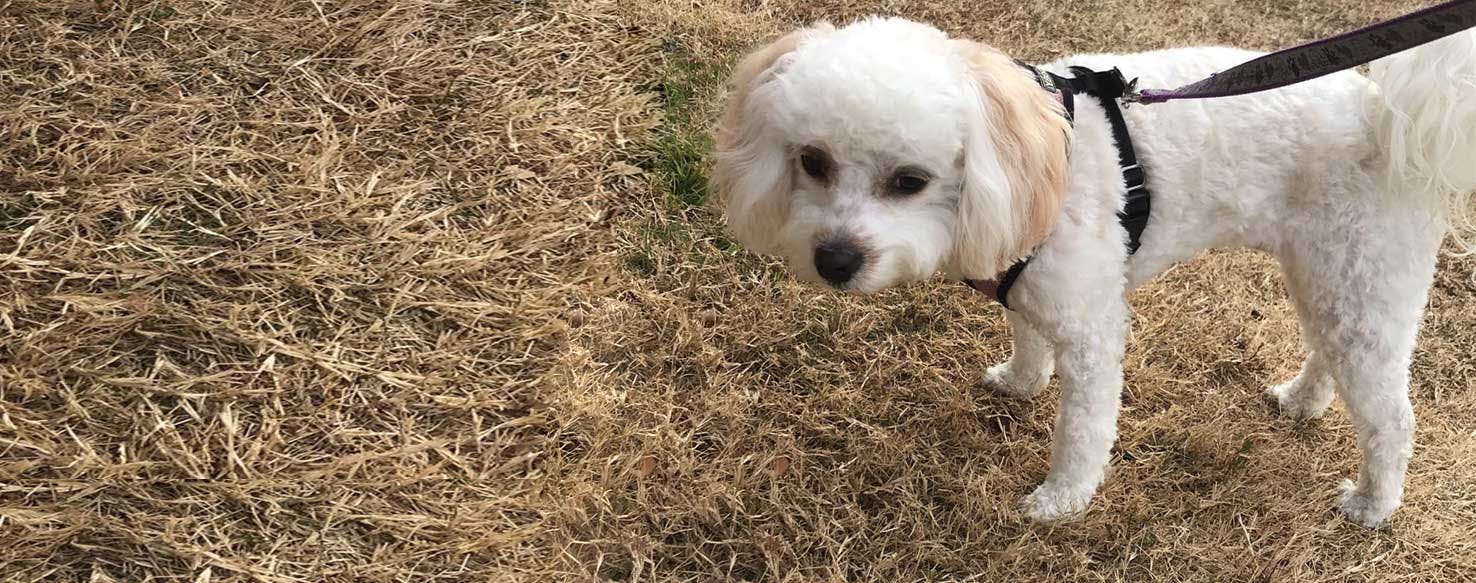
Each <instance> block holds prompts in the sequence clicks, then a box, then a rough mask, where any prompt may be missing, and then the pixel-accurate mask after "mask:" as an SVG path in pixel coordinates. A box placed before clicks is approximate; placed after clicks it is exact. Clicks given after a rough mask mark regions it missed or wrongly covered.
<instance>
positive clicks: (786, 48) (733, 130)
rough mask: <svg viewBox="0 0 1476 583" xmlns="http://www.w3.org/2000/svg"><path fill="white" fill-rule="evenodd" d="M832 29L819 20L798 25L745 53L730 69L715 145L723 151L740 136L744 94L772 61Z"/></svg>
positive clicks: (761, 78)
mask: <svg viewBox="0 0 1476 583" xmlns="http://www.w3.org/2000/svg"><path fill="white" fill-rule="evenodd" d="M834 30H835V27H833V26H831V24H830V23H828V22H820V23H817V24H815V25H814V26H811V27H809V28H802V29H799V30H796V31H794V32H791V33H789V34H786V35H784V36H783V37H780V38H779V39H778V40H775V41H774V42H771V43H769V44H768V45H765V46H763V47H761V48H759V49H758V50H755V51H753V52H752V53H749V54H748V56H746V57H744V58H743V60H742V61H739V63H738V66H737V67H735V68H734V69H733V77H732V81H731V93H730V94H729V96H728V102H727V104H726V106H725V107H724V109H723V117H722V120H721V121H720V122H719V124H718V130H717V148H718V150H727V149H732V148H733V147H735V144H734V142H735V141H736V140H738V139H740V138H741V135H742V133H743V131H742V128H743V126H744V123H743V117H744V113H745V111H746V110H747V103H748V95H749V94H750V93H752V92H753V89H754V87H756V86H758V84H759V83H761V82H762V81H763V80H764V77H765V74H766V73H771V71H770V70H771V69H773V67H774V64H775V63H777V62H778V61H779V58H780V57H783V56H784V55H787V54H789V53H791V52H793V51H794V50H795V49H796V48H799V45H800V43H802V42H804V41H805V40H807V39H810V38H813V37H815V36H817V35H821V34H826V33H830V32H832V31H834Z"/></svg>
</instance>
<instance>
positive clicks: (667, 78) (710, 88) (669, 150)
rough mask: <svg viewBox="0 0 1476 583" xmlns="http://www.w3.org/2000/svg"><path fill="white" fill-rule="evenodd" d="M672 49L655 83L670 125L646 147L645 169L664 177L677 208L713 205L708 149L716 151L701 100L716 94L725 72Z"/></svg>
mask: <svg viewBox="0 0 1476 583" xmlns="http://www.w3.org/2000/svg"><path fill="white" fill-rule="evenodd" d="M671 51H672V53H673V54H672V55H671V56H670V57H669V62H668V64H667V67H666V69H665V72H664V74H663V78H662V79H661V80H659V81H658V82H656V83H655V84H653V85H652V87H651V90H652V91H653V92H655V93H656V94H657V96H658V97H659V98H660V100H661V105H662V109H663V111H664V113H665V117H666V124H665V125H664V126H663V127H662V128H661V129H660V130H658V132H657V137H656V139H655V140H653V142H652V143H651V145H650V146H649V148H648V149H647V151H646V152H645V155H644V156H643V159H642V168H643V169H644V170H646V171H647V172H651V173H653V174H654V175H656V176H657V177H658V178H659V180H660V183H661V186H662V188H663V190H664V191H665V193H666V195H667V199H668V200H669V201H671V202H672V203H674V204H675V205H676V206H677V208H690V207H697V206H702V205H704V204H707V196H708V189H707V179H708V174H707V154H708V153H709V152H711V151H712V138H711V137H710V136H709V135H708V128H707V127H705V124H704V121H703V120H701V119H699V117H700V115H699V113H700V111H701V108H700V107H698V103H697V100H698V99H701V98H704V97H705V96H708V95H715V94H716V93H717V91H716V90H717V88H718V87H719V85H720V84H721V83H722V76H721V74H720V72H719V71H718V68H717V67H714V66H712V65H710V64H707V63H702V62H700V61H697V60H696V59H693V58H691V57H688V56H685V55H682V54H681V49H680V47H675V46H674V47H672V49H671Z"/></svg>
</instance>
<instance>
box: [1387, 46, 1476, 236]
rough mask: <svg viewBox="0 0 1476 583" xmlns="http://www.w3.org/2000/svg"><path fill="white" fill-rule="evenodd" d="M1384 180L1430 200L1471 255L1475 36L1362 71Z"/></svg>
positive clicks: (1475, 226) (1475, 229) (1475, 187)
mask: <svg viewBox="0 0 1476 583" xmlns="http://www.w3.org/2000/svg"><path fill="white" fill-rule="evenodd" d="M1370 69H1371V71H1370V77H1371V78H1372V79H1373V81H1374V83H1376V84H1378V86H1379V93H1380V100H1381V101H1382V104H1381V106H1376V107H1375V108H1374V112H1373V113H1374V122H1375V127H1376V128H1377V131H1378V138H1379V143H1381V144H1383V145H1384V147H1385V152H1386V154H1387V158H1388V163H1389V167H1388V170H1389V178H1390V179H1391V180H1392V181H1393V182H1392V183H1393V184H1394V185H1397V188H1399V189H1400V191H1401V192H1403V193H1405V194H1407V195H1410V196H1424V197H1428V198H1429V199H1431V202H1432V204H1434V205H1435V208H1437V209H1439V212H1440V216H1441V219H1442V220H1443V222H1444V225H1445V227H1446V228H1447V229H1448V231H1449V232H1450V234H1451V235H1452V237H1454V238H1455V240H1456V241H1457V242H1458V243H1460V244H1461V247H1462V248H1463V249H1465V250H1466V251H1467V252H1468V253H1472V252H1476V221H1473V218H1476V209H1472V203H1473V202H1476V201H1473V194H1472V193H1473V192H1476V30H1467V31H1464V32H1459V33H1456V34H1453V35H1451V36H1448V37H1445V38H1443V39H1440V40H1437V41H1434V42H1431V43H1426V44H1424V45H1421V46H1418V47H1415V48H1413V49H1410V50H1407V51H1404V52H1402V53H1399V54H1396V55H1392V56H1389V57H1386V58H1383V59H1380V60H1378V61H1374V62H1373V63H1372V64H1371V65H1370Z"/></svg>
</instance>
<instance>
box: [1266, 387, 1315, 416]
mask: <svg viewBox="0 0 1476 583" xmlns="http://www.w3.org/2000/svg"><path fill="white" fill-rule="evenodd" d="M1304 392H1306V391H1298V390H1297V387H1296V381H1294V380H1293V381H1287V382H1284V383H1281V384H1279V385H1275V386H1270V387H1266V391H1265V393H1264V395H1265V397H1266V400H1267V401H1270V402H1271V404H1272V405H1275V406H1276V410H1277V411H1279V412H1280V413H1281V416H1283V417H1288V418H1291V419H1294V420H1297V421H1302V420H1304V419H1316V418H1318V417H1321V416H1322V413H1323V412H1324V411H1326V410H1327V405H1326V404H1320V403H1312V402H1308V401H1309V400H1308V399H1306V398H1305V396H1304V395H1303V394H1302V393H1304Z"/></svg>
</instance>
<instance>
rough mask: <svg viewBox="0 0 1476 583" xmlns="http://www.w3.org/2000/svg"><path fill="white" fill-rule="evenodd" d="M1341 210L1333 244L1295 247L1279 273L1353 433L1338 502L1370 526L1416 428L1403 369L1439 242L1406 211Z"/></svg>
mask: <svg viewBox="0 0 1476 583" xmlns="http://www.w3.org/2000/svg"><path fill="white" fill-rule="evenodd" d="M1346 210H1351V211H1352V212H1351V213H1348V214H1346V215H1345V216H1348V217H1349V218H1354V219H1355V220H1354V221H1350V222H1349V223H1346V224H1342V225H1339V226H1337V227H1336V229H1337V231H1338V234H1340V235H1342V238H1341V240H1339V239H1338V238H1337V235H1332V234H1330V235H1329V236H1324V237H1316V239H1317V240H1318V241H1316V243H1318V244H1315V245H1307V246H1303V247H1300V248H1299V249H1297V252H1296V256H1295V257H1294V258H1293V260H1292V261H1288V262H1287V263H1288V269H1287V278H1288V281H1290V282H1293V283H1292V285H1290V286H1289V287H1290V288H1291V289H1292V290H1293V293H1296V294H1297V295H1298V296H1299V299H1298V302H1299V303H1300V304H1301V307H1300V308H1299V311H1301V312H1303V313H1304V322H1303V328H1304V329H1306V330H1308V331H1309V332H1310V333H1311V337H1312V338H1316V339H1318V342H1319V345H1318V346H1317V349H1316V351H1315V352H1314V356H1313V358H1315V359H1317V361H1316V363H1319V364H1321V365H1325V366H1326V369H1327V370H1328V371H1329V372H1330V374H1331V376H1332V378H1333V380H1334V381H1335V382H1333V383H1332V385H1333V386H1334V387H1335V388H1336V390H1337V393H1338V396H1340V397H1341V398H1342V400H1343V403H1344V405H1345V406H1346V408H1347V411H1348V416H1349V417H1350V418H1351V419H1352V421H1353V425H1354V427H1356V428H1357V430H1358V448H1359V451H1360V453H1361V457H1362V463H1361V464H1360V466H1359V472H1358V481H1357V482H1356V483H1354V482H1349V481H1345V482H1344V484H1343V494H1342V497H1341V500H1340V502H1339V506H1340V507H1341V509H1342V511H1343V513H1344V514H1345V515H1347V516H1348V517H1349V518H1350V519H1352V520H1353V521H1355V522H1358V523H1360V524H1363V525H1365V526H1370V527H1372V526H1378V525H1380V524H1382V523H1383V522H1384V521H1385V520H1387V519H1388V518H1389V516H1390V515H1391V514H1393V512H1394V510H1395V509H1396V508H1398V507H1399V504H1400V501H1401V498H1402V497H1403V492H1404V474H1405V469H1406V466H1407V465H1408V463H1409V457H1410V454H1411V453H1412V450H1413V442H1414V430H1415V417H1414V409H1413V407H1412V406H1411V404H1410V400H1409V365H1410V360H1411V355H1412V354H1413V352H1414V347H1415V339H1416V336H1417V334H1418V331H1419V325H1420V321H1421V319H1422V316H1423V312H1424V307H1425V302H1426V298H1427V295H1428V292H1429V287H1430V284H1431V281H1432V278H1433V275H1434V270H1435V253H1436V249H1437V247H1438V242H1439V239H1438V237H1437V236H1435V235H1434V233H1435V232H1438V230H1437V229H1431V228H1430V227H1429V223H1428V222H1427V221H1422V220H1420V219H1419V218H1417V217H1413V216H1411V215H1413V214H1415V213H1406V212H1404V211H1402V210H1390V209H1388V208H1384V209H1379V210H1377V211H1373V210H1370V211H1369V212H1367V213H1360V212H1359V211H1358V210H1357V209H1346ZM1360 214H1361V215H1362V216H1361V217H1358V216H1357V215H1360ZM1359 218H1361V219H1362V220H1358V219H1359ZM1329 241H1337V242H1338V244H1336V245H1334V244H1328V243H1327V242H1329ZM1310 242H1311V241H1309V243H1310ZM1309 386H1312V387H1315V386H1316V385H1315V384H1314V385H1309ZM1308 390H1312V389H1308Z"/></svg>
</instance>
